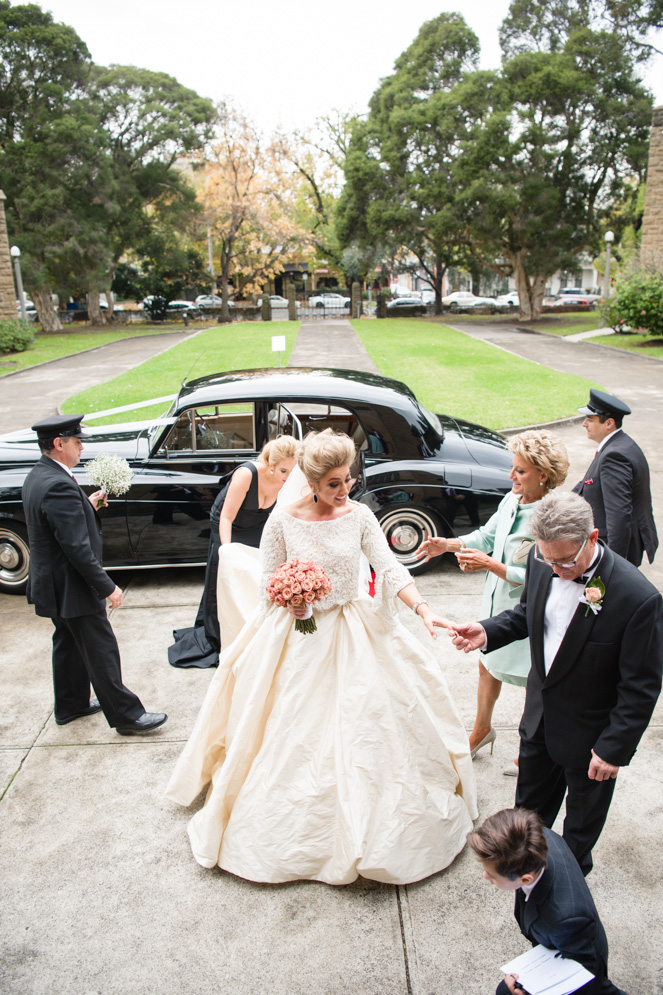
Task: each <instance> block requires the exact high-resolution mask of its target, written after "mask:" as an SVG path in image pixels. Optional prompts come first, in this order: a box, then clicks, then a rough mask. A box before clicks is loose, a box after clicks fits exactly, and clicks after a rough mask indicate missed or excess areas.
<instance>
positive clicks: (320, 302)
mask: <svg viewBox="0 0 663 995" xmlns="http://www.w3.org/2000/svg"><path fill="white" fill-rule="evenodd" d="M315 306H316V307H324V306H325V305H324V304H323V302H322V301H318V303H317V304H316V305H315Z"/></svg>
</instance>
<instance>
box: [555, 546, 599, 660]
mask: <svg viewBox="0 0 663 995" xmlns="http://www.w3.org/2000/svg"><path fill="white" fill-rule="evenodd" d="M600 555H601V554H600V547H598V546H597V548H596V551H595V553H594V557H593V559H592V562H591V563H590V565H589V566H588V567H587V570H585V574H586V575H588V574H589V573H590V572H591V571H592V569H593V568H594V565H595V564H596V561H597V559H598V558H599V556H600ZM585 586H586V585H584V584H578V583H577V581H575V580H562V578H561V577H557V576H555V577H553V579H552V581H551V583H550V591H549V592H548V599H547V601H546V609H545V612H544V616H543V661H544V666H545V669H546V676H547V675H548V673H549V671H550V668H551V667H552V665H553V660H554V659H555V657H556V656H557V650H558V649H559V647H560V645H561V642H562V639H563V638H564V636H565V635H566V630H567V629H568V627H569V625H570V624H571V619H572V618H573V616H574V615H575V611H576V608H577V607H578V602H579V601H580V598H581V597H582V595H583V594H584V592H585Z"/></svg>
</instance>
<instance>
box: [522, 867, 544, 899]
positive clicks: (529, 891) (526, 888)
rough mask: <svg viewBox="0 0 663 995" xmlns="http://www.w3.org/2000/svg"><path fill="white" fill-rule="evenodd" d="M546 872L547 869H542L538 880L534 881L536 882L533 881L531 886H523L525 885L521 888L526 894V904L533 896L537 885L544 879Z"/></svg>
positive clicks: (537, 877)
mask: <svg viewBox="0 0 663 995" xmlns="http://www.w3.org/2000/svg"><path fill="white" fill-rule="evenodd" d="M544 871H545V867H542V868H541V870H540V871H539V873H538V875H537V876H536V878H535V879H534V881H532V883H531V884H523V885H521V886H520V887H521V888H522V890H523V892H524V893H525V901H526V902H529V896H530V895H531V894H532V892H533V891H534V889H535V888H536V886H537V884H538V883H539V881H540V880H541V878H542V877H543V874H544Z"/></svg>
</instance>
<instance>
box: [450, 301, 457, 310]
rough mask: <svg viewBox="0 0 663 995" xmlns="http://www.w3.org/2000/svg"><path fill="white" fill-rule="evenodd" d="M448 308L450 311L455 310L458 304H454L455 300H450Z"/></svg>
mask: <svg viewBox="0 0 663 995" xmlns="http://www.w3.org/2000/svg"><path fill="white" fill-rule="evenodd" d="M449 310H450V311H457V310H458V305H457V304H456V302H455V301H452V302H451V304H450V305H449Z"/></svg>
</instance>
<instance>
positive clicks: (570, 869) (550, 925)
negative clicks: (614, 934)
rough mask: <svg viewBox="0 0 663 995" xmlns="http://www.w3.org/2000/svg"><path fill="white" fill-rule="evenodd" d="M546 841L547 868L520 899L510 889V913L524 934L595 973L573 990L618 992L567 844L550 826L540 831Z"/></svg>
mask: <svg viewBox="0 0 663 995" xmlns="http://www.w3.org/2000/svg"><path fill="white" fill-rule="evenodd" d="M544 833H545V834H546V840H547V841H548V866H547V867H546V869H545V871H544V872H543V877H542V878H541V880H540V881H538V882H537V884H536V887H535V888H534V890H533V891H532V892H531V894H530V897H529V901H527V902H526V901H525V893H524V892H523V891H522V889H520V888H519V889H518V891H517V892H516V907H515V910H514V914H515V916H516V919H517V921H518V925H519V926H520V929H521V931H522V933H523V935H524V936H526V937H527V939H528V940H530V942H531V943H532V944H534V945H536V944H538V943H540V944H542V946H544V947H548V948H549V949H553V950H559V951H560V953H561V954H563V955H564V957H570V958H573V960H577V961H578V963H579V964H582V966H583V967H585V968H587V970H588V971H591V973H592V974H593V975H595V980H594V981H590V982H589V983H588V984H586V985H583V987H582V988H580V989H579V991H580V992H582V993H583V995H585V993H586V995H599V993H601V995H603V993H605V995H607V993H609V992H610V993H614V992H617V991H619V989H617V988H615V986H614V985H613V984H612V983H611V982H610V981H609V980H608V979H607V973H608V941H607V939H606V935H605V930H604V929H603V926H602V924H601V920H600V919H599V914H598V912H597V911H596V906H595V905H594V900H593V899H592V896H591V893H590V890H589V888H588V887H587V882H586V881H585V879H584V877H583V875H582V871H581V870H580V868H579V867H578V862H577V860H576V858H575V857H574V856H573V854H572V853H571V851H570V850H569V848H568V846H567V845H566V843H565V842H564V840H563V839H562V838H561V836H558V835H557V833H554V832H553V831H552V829H544Z"/></svg>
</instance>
